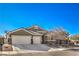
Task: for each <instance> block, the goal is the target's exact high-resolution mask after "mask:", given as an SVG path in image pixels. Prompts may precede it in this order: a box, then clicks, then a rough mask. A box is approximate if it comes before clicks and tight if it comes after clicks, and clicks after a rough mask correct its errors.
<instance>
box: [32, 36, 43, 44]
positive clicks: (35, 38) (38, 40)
mask: <svg viewBox="0 0 79 59" xmlns="http://www.w3.org/2000/svg"><path fill="white" fill-rule="evenodd" d="M41 41H42V38H41V36H33V44H41Z"/></svg>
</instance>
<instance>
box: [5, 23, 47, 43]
mask: <svg viewBox="0 0 79 59" xmlns="http://www.w3.org/2000/svg"><path fill="white" fill-rule="evenodd" d="M46 32H47V31H46V30H44V29H42V28H40V27H39V26H37V25H34V26H32V27H30V28H20V29H16V30H13V31H10V32H7V35H6V38H7V42H8V43H9V44H42V43H44V34H45V33H46Z"/></svg>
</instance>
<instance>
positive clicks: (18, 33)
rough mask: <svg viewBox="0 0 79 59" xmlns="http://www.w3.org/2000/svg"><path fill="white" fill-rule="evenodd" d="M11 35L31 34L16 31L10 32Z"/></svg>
mask: <svg viewBox="0 0 79 59" xmlns="http://www.w3.org/2000/svg"><path fill="white" fill-rule="evenodd" d="M11 35H31V33H29V32H26V31H25V30H18V31H15V32H12V33H11Z"/></svg>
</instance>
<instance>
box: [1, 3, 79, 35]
mask: <svg viewBox="0 0 79 59" xmlns="http://www.w3.org/2000/svg"><path fill="white" fill-rule="evenodd" d="M34 24H37V25H39V26H41V27H43V28H44V29H47V30H49V29H52V28H54V27H58V26H62V27H64V28H65V29H66V30H68V32H70V33H71V34H78V33H79V4H64V3H63V4H55V3H54V4H53V3H51V4H48V3H47V4H40V3H39V4H28V3H25V4H21V3H20V4H8V3H7V4H0V34H4V31H5V30H8V31H10V30H13V29H17V28H20V27H28V26H31V25H34Z"/></svg>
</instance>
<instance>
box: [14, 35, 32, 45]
mask: <svg viewBox="0 0 79 59" xmlns="http://www.w3.org/2000/svg"><path fill="white" fill-rule="evenodd" d="M12 44H31V36H21V35H20V36H19V35H12Z"/></svg>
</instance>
